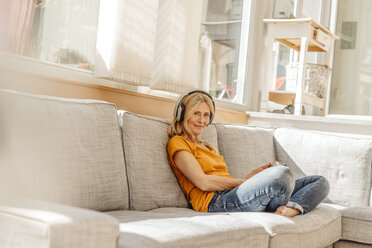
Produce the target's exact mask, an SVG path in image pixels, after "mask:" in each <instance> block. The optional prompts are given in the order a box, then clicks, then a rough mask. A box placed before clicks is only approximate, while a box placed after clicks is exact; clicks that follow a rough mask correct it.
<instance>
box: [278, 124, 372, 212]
mask: <svg viewBox="0 0 372 248" xmlns="http://www.w3.org/2000/svg"><path fill="white" fill-rule="evenodd" d="M274 136H275V149H276V154H277V158H278V160H281V161H283V162H285V163H287V164H288V165H289V166H290V167H291V169H293V171H294V172H296V171H298V170H299V171H301V175H298V176H302V174H306V175H312V174H320V175H322V176H325V177H326V178H327V179H328V181H329V184H330V188H331V190H330V193H329V195H328V199H329V201H330V202H331V203H334V204H339V205H343V206H348V207H354V206H368V204H369V197H370V193H371V163H372V138H371V139H367V138H360V137H349V136H346V135H341V134H332V133H324V132H316V131H306V130H299V129H294V128H277V129H275V134H274ZM295 169H296V170H295ZM295 174H296V173H295Z"/></svg>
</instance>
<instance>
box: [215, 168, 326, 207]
mask: <svg viewBox="0 0 372 248" xmlns="http://www.w3.org/2000/svg"><path fill="white" fill-rule="evenodd" d="M328 193H329V184H328V181H327V179H326V178H324V177H322V176H308V177H304V178H301V179H298V180H294V178H293V174H292V172H291V170H290V169H289V168H287V167H285V166H274V167H270V168H268V169H265V170H263V171H261V172H260V173H258V174H256V175H254V176H253V177H251V178H250V179H248V180H246V181H245V182H244V183H242V184H241V185H240V186H238V187H236V188H234V189H232V190H224V191H216V192H215V193H214V195H213V198H212V200H211V202H210V203H209V206H208V210H209V212H264V211H266V212H275V211H276V209H277V208H278V207H280V206H288V207H292V208H295V209H298V210H299V211H300V212H301V213H307V212H309V211H311V210H313V209H314V208H315V207H316V206H318V205H319V203H321V202H322V201H323V200H324V199H325V198H326V197H327V195H328Z"/></svg>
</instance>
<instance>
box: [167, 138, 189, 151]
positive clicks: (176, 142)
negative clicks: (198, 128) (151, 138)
mask: <svg viewBox="0 0 372 248" xmlns="http://www.w3.org/2000/svg"><path fill="white" fill-rule="evenodd" d="M169 147H177V148H180V147H187V148H189V149H192V147H193V146H192V144H191V143H190V142H189V141H188V140H187V139H186V138H185V137H183V136H179V135H175V136H173V137H172V138H170V139H169V141H168V148H169Z"/></svg>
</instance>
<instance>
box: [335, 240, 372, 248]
mask: <svg viewBox="0 0 372 248" xmlns="http://www.w3.org/2000/svg"><path fill="white" fill-rule="evenodd" d="M333 248H372V245H368V244H362V243H357V242H352V241H345V240H339V241H337V242H336V243H334V244H333Z"/></svg>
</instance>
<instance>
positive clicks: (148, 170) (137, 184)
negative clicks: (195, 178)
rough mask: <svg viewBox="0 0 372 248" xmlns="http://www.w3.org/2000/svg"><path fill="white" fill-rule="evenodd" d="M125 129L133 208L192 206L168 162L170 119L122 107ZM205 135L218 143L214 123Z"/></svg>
mask: <svg viewBox="0 0 372 248" xmlns="http://www.w3.org/2000/svg"><path fill="white" fill-rule="evenodd" d="M119 117H120V120H121V122H120V123H121V127H122V132H123V146H124V154H125V164H126V167H127V173H128V182H129V197H130V206H131V209H132V210H151V209H155V208H159V207H188V206H189V204H188V202H187V199H186V197H185V195H184V194H183V191H182V189H181V187H180V185H179V184H178V181H177V178H176V176H175V175H174V173H173V170H172V168H171V167H170V165H169V163H168V158H167V144H168V140H169V138H168V135H167V130H168V126H169V124H170V121H169V120H165V119H160V118H153V117H149V116H141V115H137V114H133V113H129V112H124V111H119ZM201 138H202V139H204V140H206V141H209V142H211V143H212V144H214V145H215V146H216V148H217V149H218V145H217V134H216V129H215V127H214V125H210V126H208V127H207V128H206V130H205V131H204V133H203V135H202V136H201Z"/></svg>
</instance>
